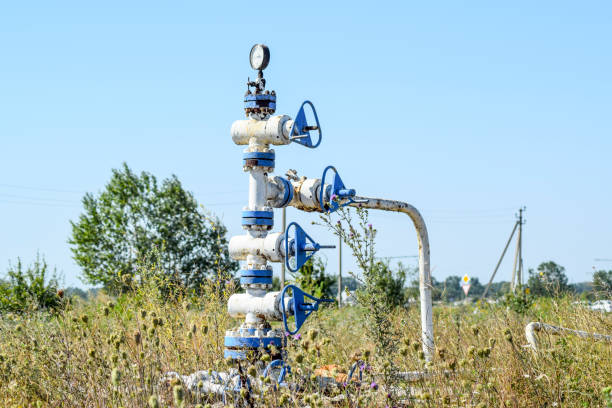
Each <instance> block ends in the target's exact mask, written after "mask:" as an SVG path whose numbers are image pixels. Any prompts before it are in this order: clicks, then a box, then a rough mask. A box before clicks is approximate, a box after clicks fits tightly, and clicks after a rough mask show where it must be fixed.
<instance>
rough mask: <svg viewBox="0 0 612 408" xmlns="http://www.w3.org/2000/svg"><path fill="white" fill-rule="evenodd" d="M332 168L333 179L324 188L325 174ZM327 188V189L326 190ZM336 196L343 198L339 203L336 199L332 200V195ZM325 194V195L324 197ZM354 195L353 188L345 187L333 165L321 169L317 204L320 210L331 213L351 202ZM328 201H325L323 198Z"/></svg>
mask: <svg viewBox="0 0 612 408" xmlns="http://www.w3.org/2000/svg"><path fill="white" fill-rule="evenodd" d="M330 170H332V171H333V172H334V179H333V181H332V183H331V184H330V185H328V187H329V188H328V189H326V188H325V177H326V176H327V172H328V171H330ZM326 190H327V191H326ZM334 195H335V196H337V197H338V198H339V199H343V200H345V201H344V202H342V203H339V202H338V201H337V200H332V197H333V196H334ZM326 196H327V197H326ZM354 196H355V190H354V189H352V188H350V189H349V188H346V187H345V186H344V182H343V181H342V179H341V178H340V175H339V174H338V170H336V168H335V167H334V166H327V167H326V168H325V170H323V175H322V176H321V188H320V189H319V206H320V207H321V211H323V212H326V213H333V212H334V211H336V210H338V209H339V208H341V207H345V206H347V205H349V204H351V203H353V202H354V201H353V198H352V197H354ZM326 198H327V199H328V201H325V199H326Z"/></svg>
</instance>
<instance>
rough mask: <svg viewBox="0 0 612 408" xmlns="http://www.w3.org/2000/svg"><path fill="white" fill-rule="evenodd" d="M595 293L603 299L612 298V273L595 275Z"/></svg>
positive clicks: (597, 273)
mask: <svg viewBox="0 0 612 408" xmlns="http://www.w3.org/2000/svg"><path fill="white" fill-rule="evenodd" d="M593 291H594V292H595V294H596V295H599V296H602V297H606V298H608V297H612V271H603V270H601V271H597V272H595V273H594V274H593Z"/></svg>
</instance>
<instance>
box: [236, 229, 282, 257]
mask: <svg viewBox="0 0 612 408" xmlns="http://www.w3.org/2000/svg"><path fill="white" fill-rule="evenodd" d="M283 241H284V234H283V233H281V232H274V233H272V234H268V235H267V236H266V237H265V238H258V237H253V236H252V235H250V234H247V235H235V236H233V237H232V238H231V239H230V242H229V254H230V256H231V257H232V258H234V259H236V260H237V261H244V260H246V259H247V257H248V256H249V255H253V256H257V257H264V258H266V259H267V260H268V261H270V262H281V261H282V260H283V255H284V252H285V251H284V248H283V245H282V243H283Z"/></svg>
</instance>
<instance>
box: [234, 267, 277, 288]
mask: <svg viewBox="0 0 612 408" xmlns="http://www.w3.org/2000/svg"><path fill="white" fill-rule="evenodd" d="M240 284H241V285H249V284H263V285H272V270H271V269H243V270H241V271H240Z"/></svg>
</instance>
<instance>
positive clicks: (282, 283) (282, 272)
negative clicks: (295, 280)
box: [280, 207, 287, 290]
mask: <svg viewBox="0 0 612 408" xmlns="http://www.w3.org/2000/svg"><path fill="white" fill-rule="evenodd" d="M286 230H287V207H283V233H284V232H285V231H286ZM284 287H285V262H281V278H280V288H281V290H283V288H284Z"/></svg>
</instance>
